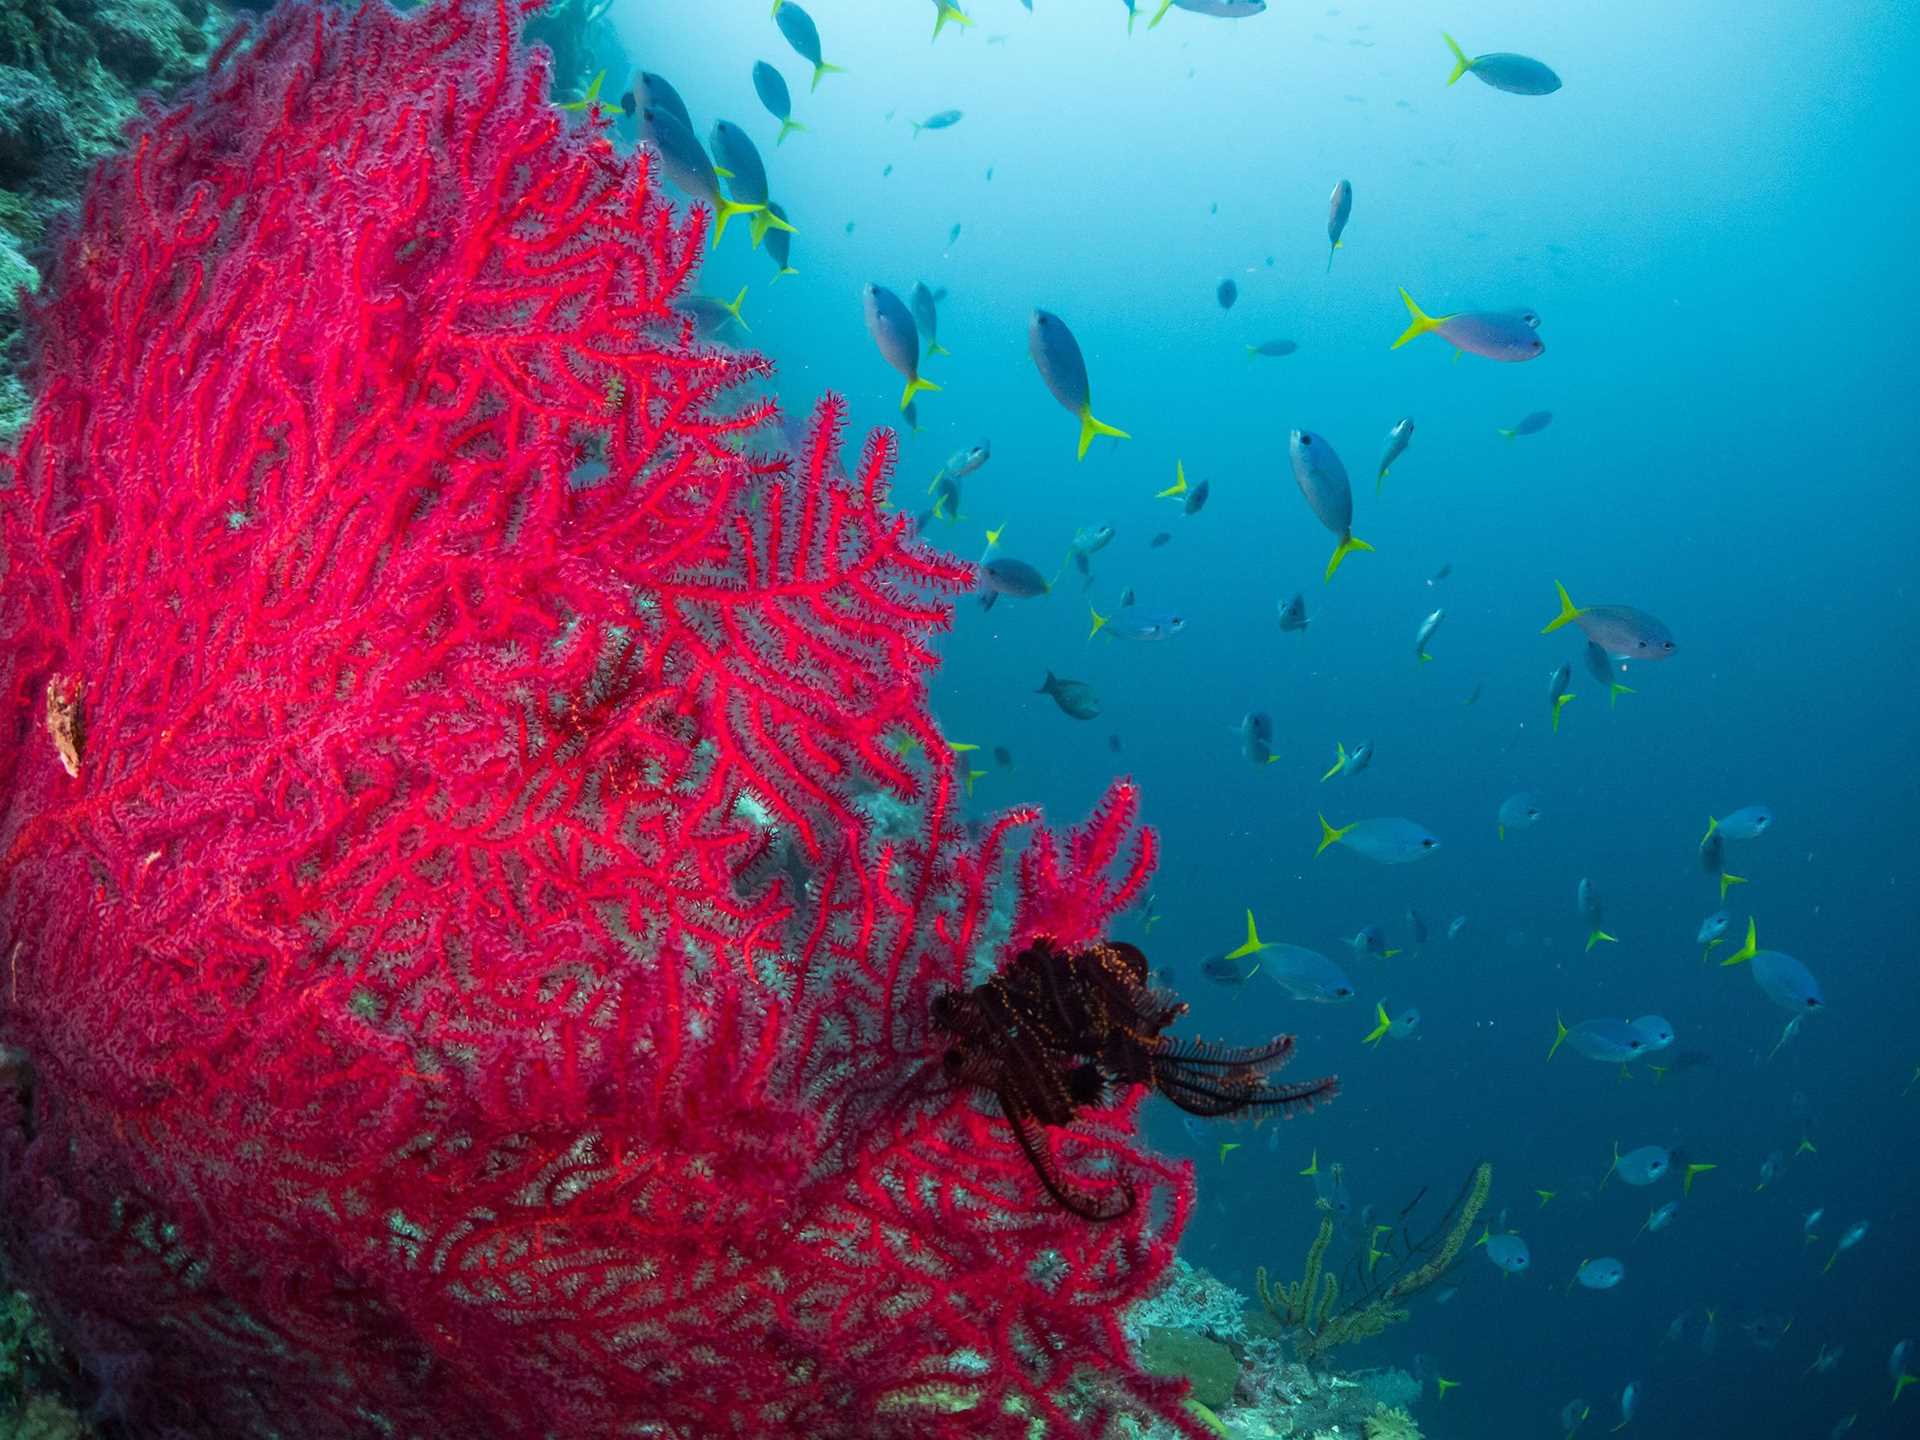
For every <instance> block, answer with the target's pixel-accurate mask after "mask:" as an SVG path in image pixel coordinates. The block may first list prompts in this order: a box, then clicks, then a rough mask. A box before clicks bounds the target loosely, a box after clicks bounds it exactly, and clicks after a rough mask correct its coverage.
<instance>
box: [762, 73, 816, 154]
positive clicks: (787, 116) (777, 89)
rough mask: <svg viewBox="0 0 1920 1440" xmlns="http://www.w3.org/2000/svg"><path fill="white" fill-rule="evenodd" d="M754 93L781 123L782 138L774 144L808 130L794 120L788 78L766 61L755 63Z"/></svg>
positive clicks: (770, 113)
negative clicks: (798, 131) (795, 133)
mask: <svg viewBox="0 0 1920 1440" xmlns="http://www.w3.org/2000/svg"><path fill="white" fill-rule="evenodd" d="M753 93H754V94H756V95H758V96H759V97H760V103H761V104H762V105H764V106H766V107H767V113H768V114H769V115H771V116H773V118H774V119H776V120H778V121H779V122H780V136H779V139H776V140H775V141H774V142H773V143H774V144H775V145H778V144H780V143H781V142H782V141H784V140H785V139H786V138H787V136H789V135H791V134H792V133H793V132H794V131H796V130H804V129H806V128H807V127H806V126H804V125H802V124H801V123H800V122H799V121H798V120H796V119H794V118H793V96H792V95H791V94H790V93H789V92H788V90H787V81H786V77H785V76H783V75H782V74H781V73H780V72H779V71H778V70H776V69H774V68H773V66H771V65H769V64H768V63H767V62H766V61H764V60H756V61H754V62H753Z"/></svg>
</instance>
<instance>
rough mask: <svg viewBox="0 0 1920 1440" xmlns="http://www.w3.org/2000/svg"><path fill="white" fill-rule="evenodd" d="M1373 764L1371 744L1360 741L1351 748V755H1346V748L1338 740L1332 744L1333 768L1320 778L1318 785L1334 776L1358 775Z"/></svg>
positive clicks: (1367, 741) (1368, 741)
mask: <svg viewBox="0 0 1920 1440" xmlns="http://www.w3.org/2000/svg"><path fill="white" fill-rule="evenodd" d="M1372 763H1373V742H1372V741H1371V740H1362V741H1361V742H1360V743H1359V744H1358V745H1356V746H1354V747H1353V753H1352V754H1351V755H1349V754H1348V753H1347V747H1346V746H1345V745H1343V744H1341V743H1340V742H1339V741H1338V740H1336V741H1334V742H1333V766H1332V768H1331V769H1329V770H1328V771H1327V773H1326V774H1324V775H1322V776H1321V777H1320V783H1321V784H1323V785H1324V784H1326V782H1327V781H1329V780H1331V779H1332V778H1333V777H1334V776H1336V775H1358V774H1359V773H1360V772H1361V771H1362V770H1364V769H1366V768H1367V766H1369V765H1371V764H1372Z"/></svg>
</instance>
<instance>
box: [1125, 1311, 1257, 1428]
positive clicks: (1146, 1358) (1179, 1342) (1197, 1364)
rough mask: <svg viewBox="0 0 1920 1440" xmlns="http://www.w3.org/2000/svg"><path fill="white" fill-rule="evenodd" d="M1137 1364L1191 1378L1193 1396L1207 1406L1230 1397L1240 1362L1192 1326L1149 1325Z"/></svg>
mask: <svg viewBox="0 0 1920 1440" xmlns="http://www.w3.org/2000/svg"><path fill="white" fill-rule="evenodd" d="M1140 1365H1141V1368H1142V1369H1144V1370H1145V1371H1146V1372H1147V1373H1148V1374H1149V1375H1178V1376H1183V1377H1185V1378H1186V1379H1188V1380H1190V1381H1192V1382H1193V1398H1194V1399H1195V1400H1198V1401H1199V1402H1200V1403H1201V1404H1202V1405H1205V1406H1206V1407H1207V1408H1208V1409H1210V1410H1218V1409H1219V1408H1220V1407H1221V1406H1223V1405H1225V1404H1226V1403H1227V1402H1228V1401H1230V1400H1231V1399H1233V1387H1234V1386H1235V1384H1236V1383H1238V1381H1239V1379H1240V1362H1239V1360H1237V1359H1236V1358H1234V1353H1233V1351H1231V1350H1229V1349H1228V1348H1227V1347H1226V1346H1225V1345H1222V1344H1221V1343H1220V1342H1219V1341H1217V1340H1209V1339H1207V1337H1206V1336H1204V1335H1196V1334H1194V1333H1193V1332H1192V1331H1191V1330H1175V1329H1172V1328H1170V1327H1167V1326H1159V1325H1156V1326H1152V1327H1150V1328H1149V1329H1148V1330H1147V1332H1146V1335H1145V1336H1144V1338H1143V1339H1142V1341H1141V1346H1140Z"/></svg>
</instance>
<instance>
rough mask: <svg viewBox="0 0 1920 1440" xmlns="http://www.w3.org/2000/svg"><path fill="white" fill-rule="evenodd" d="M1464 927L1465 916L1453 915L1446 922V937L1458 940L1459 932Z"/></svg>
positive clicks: (1465, 926) (1465, 922)
mask: <svg viewBox="0 0 1920 1440" xmlns="http://www.w3.org/2000/svg"><path fill="white" fill-rule="evenodd" d="M1466 928H1467V917H1466V916H1464V915H1456V916H1454V917H1453V919H1452V920H1450V921H1448V922H1447V939H1449V940H1458V939H1459V938H1460V932H1461V931H1462V930H1465V929H1466Z"/></svg>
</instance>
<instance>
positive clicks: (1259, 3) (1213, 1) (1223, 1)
mask: <svg viewBox="0 0 1920 1440" xmlns="http://www.w3.org/2000/svg"><path fill="white" fill-rule="evenodd" d="M1175 6H1178V7H1179V8H1180V9H1182V10H1185V11H1187V12H1188V13H1189V14H1193V15H1211V16H1212V17H1213V18H1214V19H1216V20H1244V19H1246V18H1247V17H1248V16H1249V15H1259V14H1262V13H1263V12H1264V11H1265V10H1266V8H1267V0H1160V8H1159V9H1158V10H1156V11H1154V12H1153V19H1151V20H1149V21H1148V22H1147V28H1148V29H1149V30H1151V29H1153V27H1154V26H1156V25H1158V24H1159V23H1160V19H1161V17H1162V16H1164V15H1165V14H1166V13H1167V11H1168V10H1170V9H1173V8H1174V7H1175ZM1129 21H1131V17H1129Z"/></svg>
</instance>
